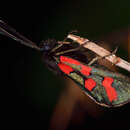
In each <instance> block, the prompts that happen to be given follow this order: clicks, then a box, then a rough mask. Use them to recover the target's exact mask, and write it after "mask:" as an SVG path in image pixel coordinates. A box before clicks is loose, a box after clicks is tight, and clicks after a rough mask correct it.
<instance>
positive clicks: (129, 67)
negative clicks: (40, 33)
mask: <svg viewBox="0 0 130 130" xmlns="http://www.w3.org/2000/svg"><path fill="white" fill-rule="evenodd" d="M67 38H69V39H71V40H73V41H75V42H77V43H79V44H80V45H82V44H84V43H85V42H88V41H89V40H88V39H86V38H81V37H79V36H76V35H72V34H69V35H68V36H67ZM84 47H85V48H88V49H89V50H91V51H93V52H95V53H96V54H97V55H99V56H101V57H105V56H107V55H110V56H107V57H105V59H107V60H109V61H110V62H112V64H115V65H117V66H118V67H121V68H123V69H125V70H127V71H129V72H130V63H129V62H127V61H125V60H123V59H121V58H120V57H117V56H116V55H115V54H112V55H111V52H109V51H107V50H106V49H104V48H102V47H100V46H98V45H97V44H95V43H94V42H91V41H89V42H88V43H87V44H85V45H84Z"/></svg>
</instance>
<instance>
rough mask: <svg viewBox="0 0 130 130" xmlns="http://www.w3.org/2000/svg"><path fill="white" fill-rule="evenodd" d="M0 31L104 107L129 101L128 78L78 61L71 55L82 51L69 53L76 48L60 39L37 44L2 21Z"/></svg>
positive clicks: (115, 105)
mask: <svg viewBox="0 0 130 130" xmlns="http://www.w3.org/2000/svg"><path fill="white" fill-rule="evenodd" d="M0 33H1V34H3V35H5V36H7V37H10V38H12V39H14V40H16V41H18V42H19V43H21V44H23V45H25V46H28V47H30V48H34V49H35V50H37V51H39V52H40V53H41V56H42V59H43V62H44V63H45V64H46V65H47V66H48V68H49V69H51V70H52V71H54V72H56V73H57V74H60V75H65V76H67V77H69V78H71V79H72V80H73V81H74V82H75V83H77V84H78V86H79V87H80V88H81V89H82V90H83V92H84V93H85V94H87V95H88V96H89V97H90V98H91V99H93V100H94V101H95V102H96V103H98V104H100V105H102V106H106V107H117V106H122V105H124V104H126V103H128V102H130V79H129V78H128V77H126V76H124V75H121V74H119V73H114V72H111V71H108V70H103V69H100V68H96V67H95V66H89V65H87V64H86V63H85V62H84V63H82V62H81V61H79V60H77V59H76V58H75V57H77V56H78V55H82V51H78V52H74V56H73V55H71V52H73V51H74V50H76V49H75V48H74V47H73V46H71V47H72V48H71V49H70V47H69V45H66V44H64V42H63V44H62V42H61V44H59V43H58V42H57V41H55V40H47V41H42V42H41V45H40V46H37V45H36V44H35V43H34V42H32V41H30V40H28V39H27V38H25V37H24V36H23V35H21V34H20V33H18V32H16V30H15V29H13V28H12V27H10V26H9V25H7V24H6V23H5V22H4V21H2V20H0ZM79 48H80V47H79ZM69 49H70V50H69ZM78 53H79V54H78ZM85 58H86V57H85ZM86 60H87V58H86Z"/></svg>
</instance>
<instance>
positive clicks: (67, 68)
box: [58, 63, 74, 74]
mask: <svg viewBox="0 0 130 130" xmlns="http://www.w3.org/2000/svg"><path fill="white" fill-rule="evenodd" d="M58 66H59V68H60V69H61V71H63V72H64V73H65V74H70V72H72V71H74V70H73V68H71V67H70V66H68V65H66V64H62V63H59V64H58Z"/></svg>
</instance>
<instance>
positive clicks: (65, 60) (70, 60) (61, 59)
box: [60, 56, 80, 65]
mask: <svg viewBox="0 0 130 130" xmlns="http://www.w3.org/2000/svg"><path fill="white" fill-rule="evenodd" d="M60 62H62V63H64V62H67V63H70V64H75V65H80V62H79V61H77V60H74V59H72V58H68V57H66V56H60Z"/></svg>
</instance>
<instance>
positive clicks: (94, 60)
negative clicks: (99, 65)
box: [88, 56, 102, 65]
mask: <svg viewBox="0 0 130 130" xmlns="http://www.w3.org/2000/svg"><path fill="white" fill-rule="evenodd" d="M101 58H102V57H99V56H96V57H95V58H93V59H92V60H91V61H90V62H89V63H88V65H92V64H93V63H94V62H96V61H97V60H99V59H101Z"/></svg>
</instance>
